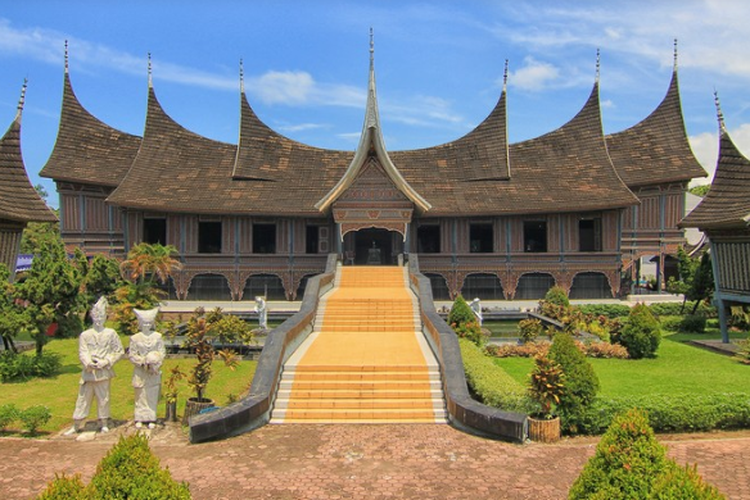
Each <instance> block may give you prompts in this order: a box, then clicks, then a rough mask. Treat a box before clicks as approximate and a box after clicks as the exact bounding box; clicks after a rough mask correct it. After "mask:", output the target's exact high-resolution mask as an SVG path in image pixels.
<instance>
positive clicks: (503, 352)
mask: <svg viewBox="0 0 750 500" xmlns="http://www.w3.org/2000/svg"><path fill="white" fill-rule="evenodd" d="M549 346H550V344H549V343H548V342H526V343H525V344H520V345H518V344H501V345H488V346H487V347H486V350H487V353H488V354H489V355H490V356H495V357H496V358H533V357H534V356H538V355H539V354H547V351H548V350H549Z"/></svg>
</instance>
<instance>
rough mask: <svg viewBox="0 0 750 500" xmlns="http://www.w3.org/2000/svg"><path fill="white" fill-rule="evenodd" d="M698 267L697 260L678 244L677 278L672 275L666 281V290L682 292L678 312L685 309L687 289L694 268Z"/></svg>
mask: <svg viewBox="0 0 750 500" xmlns="http://www.w3.org/2000/svg"><path fill="white" fill-rule="evenodd" d="M697 267H698V260H697V259H695V258H693V257H690V255H688V253H687V252H686V251H685V249H684V248H683V247H682V246H680V247H679V248H678V249H677V278H675V277H674V276H670V277H669V281H668V282H667V291H668V292H669V293H674V294H682V296H683V299H682V307H681V308H680V313H682V312H683V311H684V310H685V302H686V301H687V297H688V291H689V290H690V286H691V285H692V282H693V277H694V276H695V270H696V268H697Z"/></svg>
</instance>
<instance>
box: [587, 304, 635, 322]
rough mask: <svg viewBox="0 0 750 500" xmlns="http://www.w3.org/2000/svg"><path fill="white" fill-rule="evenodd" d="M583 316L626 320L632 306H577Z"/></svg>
mask: <svg viewBox="0 0 750 500" xmlns="http://www.w3.org/2000/svg"><path fill="white" fill-rule="evenodd" d="M576 307H577V308H578V309H579V310H580V311H581V312H582V313H583V314H593V315H594V316H606V317H607V318H609V319H614V318H625V317H627V315H628V314H630V306H625V305H622V304H583V305H580V306H576Z"/></svg>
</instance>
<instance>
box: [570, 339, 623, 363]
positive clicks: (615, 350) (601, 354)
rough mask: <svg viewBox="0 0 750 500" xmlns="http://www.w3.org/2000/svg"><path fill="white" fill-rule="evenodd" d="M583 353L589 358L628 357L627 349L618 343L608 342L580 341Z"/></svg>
mask: <svg viewBox="0 0 750 500" xmlns="http://www.w3.org/2000/svg"><path fill="white" fill-rule="evenodd" d="M581 349H582V350H583V353H584V354H585V355H586V356H588V357H589V358H605V359H612V358H614V359H628V358H629V357H630V356H629V355H628V350H627V349H625V348H624V347H623V346H621V345H620V344H611V343H609V342H591V343H589V344H583V343H581Z"/></svg>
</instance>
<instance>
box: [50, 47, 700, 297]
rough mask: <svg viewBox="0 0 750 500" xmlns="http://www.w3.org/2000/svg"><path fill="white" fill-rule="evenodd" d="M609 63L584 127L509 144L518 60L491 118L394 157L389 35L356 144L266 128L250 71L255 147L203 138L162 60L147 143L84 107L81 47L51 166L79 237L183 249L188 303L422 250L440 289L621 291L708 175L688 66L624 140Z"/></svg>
mask: <svg viewBox="0 0 750 500" xmlns="http://www.w3.org/2000/svg"><path fill="white" fill-rule="evenodd" d="M675 61H676V51H675ZM598 73H599V64H598V60H597V77H596V80H595V82H594V86H593V89H592V91H591V94H590V96H589V98H588V100H587V101H586V102H585V104H584V105H583V107H582V109H581V110H580V112H579V113H578V114H577V115H576V116H575V117H573V118H572V119H571V120H570V121H569V122H568V123H566V124H565V125H563V126H562V127H560V128H559V129H557V130H554V131H552V132H549V133H547V134H545V135H543V136H541V137H537V138H534V139H531V140H527V141H523V142H519V143H515V144H509V142H508V133H507V132H508V124H507V111H506V109H507V78H508V71H507V64H506V68H505V78H504V85H503V89H502V92H501V95H500V98H499V100H498V102H497V105H496V106H495V108H494V109H493V110H492V112H491V113H490V114H489V116H488V117H487V118H486V119H485V120H484V121H483V122H481V123H480V124H479V125H478V126H477V127H476V128H475V129H474V130H472V131H471V132H469V133H468V134H466V135H465V136H464V137H461V138H459V139H457V140H455V141H453V142H449V143H446V144H442V145H439V146H434V147H429V148H425V149H418V150H409V151H388V150H387V148H386V146H385V142H384V140H383V135H382V130H381V123H380V117H379V113H378V104H377V93H376V85H375V70H374V63H373V57H372V46H371V54H370V73H369V85H368V97H367V103H366V107H365V120H364V126H363V129H362V135H361V138H360V142H359V145H358V147H357V149H356V151H353V152H352V151H337V150H327V149H319V148H315V147H312V146H308V145H305V144H301V143H299V142H296V141H294V140H291V139H289V138H286V137H284V136H282V135H280V134H279V133H277V132H275V131H274V130H272V129H271V128H269V127H268V126H266V125H265V124H264V123H263V122H261V120H260V119H259V118H258V117H257V116H256V114H255V113H254V112H253V110H252V108H251V107H250V104H249V103H248V101H247V97H246V94H245V91H244V86H243V84H242V80H243V78H242V75H240V137H239V142H238V144H228V143H223V142H218V141H214V140H211V139H208V138H205V137H202V136H199V135H197V134H195V133H193V132H190V131H188V130H186V129H185V128H183V127H182V126H180V125H179V124H178V123H176V122H175V121H174V120H172V118H170V117H169V115H168V114H167V113H166V112H165V111H164V109H163V108H162V106H161V105H160V104H159V101H158V99H157V97H156V92H155V90H154V86H153V84H152V79H151V70H150V67H149V85H148V109H147V116H146V124H145V130H144V133H143V137H137V136H133V135H129V134H126V133H123V132H120V131H118V130H115V129H113V128H112V127H109V126H108V125H106V124H104V123H102V122H101V121H99V120H98V119H96V118H95V117H93V116H92V115H91V114H90V113H88V112H87V111H86V109H85V108H84V107H83V106H82V105H81V104H80V102H79V101H78V99H77V97H76V95H75V94H74V92H73V88H72V85H71V81H70V75H69V71H68V62H67V53H66V64H65V76H64V90H63V105H62V114H61V120H60V128H59V132H58V137H57V142H56V145H55V147H54V150H53V152H52V154H51V157H50V159H49V161H48V162H47V164H46V165H45V167H44V169H43V170H42V172H41V175H42V176H45V177H50V178H52V179H54V181H55V182H56V185H57V189H58V192H59V194H60V211H61V220H62V226H61V230H62V235H63V238H64V240H65V241H66V242H67V243H68V244H70V245H75V246H80V247H83V248H84V249H85V250H86V251H87V252H89V253H95V252H108V253H112V254H115V255H121V254H123V253H124V252H126V251H127V250H128V249H129V248H130V247H132V246H133V245H134V244H137V243H139V242H151V243H155V242H161V243H165V244H171V245H174V246H175V247H176V248H177V249H178V250H179V252H180V258H181V260H182V261H183V263H184V267H183V269H182V270H181V271H180V272H178V273H177V274H176V275H175V276H174V279H173V282H172V283H171V285H170V295H171V297H173V298H178V299H220V300H241V299H242V298H243V297H244V298H247V297H253V296H255V295H259V294H265V295H266V296H267V297H268V298H270V299H281V298H286V299H295V298H300V297H301V290H302V288H303V287H304V284H305V282H306V279H307V277H309V276H311V275H314V274H317V273H320V272H322V271H323V269H324V267H325V263H326V255H327V254H328V253H331V252H336V253H339V255H340V256H341V258H342V260H343V261H344V264H355V265H356V264H368V263H369V264H374V263H380V264H391V263H396V262H397V261H398V260H399V258H400V256H401V255H408V254H418V255H419V263H420V268H421V270H422V272H423V273H425V274H426V275H427V276H429V277H430V279H431V281H432V284H433V289H434V295H435V298H436V299H447V298H450V297H454V296H455V295H457V294H458V293H463V294H464V295H465V296H469V297H476V296H478V297H480V298H483V299H536V298H539V297H541V296H543V294H544V293H545V292H546V291H547V289H548V288H549V287H550V286H552V285H553V284H557V285H559V286H562V287H563V288H565V289H566V290H568V291H569V292H570V295H571V297H573V298H591V297H612V296H617V295H618V294H620V293H621V280H622V277H623V275H624V276H626V277H627V276H630V274H631V269H632V268H633V265H634V262H636V261H637V260H638V258H639V257H640V256H642V255H644V254H649V255H658V256H660V261H661V262H663V260H664V255H668V254H671V253H676V250H677V247H678V245H679V244H681V243H682V242H683V241H684V237H683V233H682V231H681V230H680V229H679V228H678V227H677V222H678V221H679V220H680V219H681V217H682V216H683V215H684V194H685V191H686V188H687V184H688V182H689V181H690V180H691V179H692V178H694V177H700V176H705V175H706V174H705V172H704V170H703V169H702V168H701V167H700V165H699V164H698V162H697V161H696V159H695V158H694V156H693V154H692V152H691V150H690V146H689V144H688V141H687V136H686V132H685V126H684V123H683V118H682V110H681V106H680V97H679V89H678V82H677V66H676V63H675V67H674V71H673V75H672V81H671V83H670V86H669V89H668V91H667V94H666V97H665V98H664V100H663V101H662V102H661V104H659V106H658V107H657V108H656V110H655V111H654V112H653V113H652V114H651V115H650V116H649V117H648V118H646V119H645V120H643V121H642V122H641V123H639V124H637V125H635V126H633V127H632V128H630V129H627V130H625V131H622V132H619V133H616V134H612V135H606V136H605V135H604V133H603V128H602V120H601V108H600V103H599V77H598ZM661 269H662V270H663V266H662V267H661ZM660 274H663V272H661V273H660Z"/></svg>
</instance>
